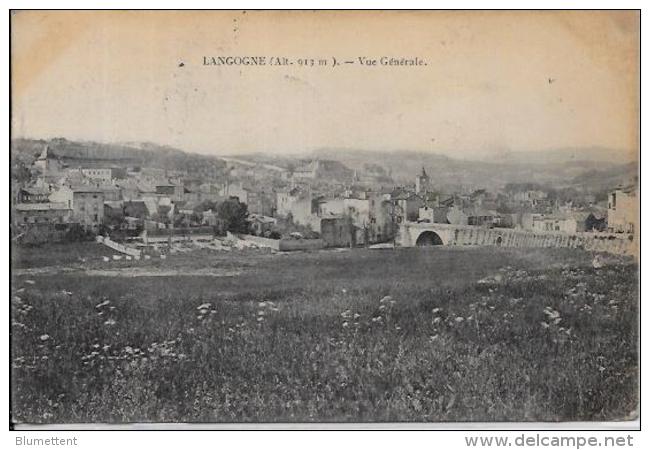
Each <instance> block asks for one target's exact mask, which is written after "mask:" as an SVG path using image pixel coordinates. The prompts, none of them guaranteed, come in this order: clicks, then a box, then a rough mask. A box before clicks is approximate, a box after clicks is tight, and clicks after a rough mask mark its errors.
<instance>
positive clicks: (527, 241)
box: [396, 222, 636, 254]
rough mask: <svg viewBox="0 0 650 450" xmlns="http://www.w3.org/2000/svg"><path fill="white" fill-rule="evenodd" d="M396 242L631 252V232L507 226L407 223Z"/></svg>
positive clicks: (400, 229)
mask: <svg viewBox="0 0 650 450" xmlns="http://www.w3.org/2000/svg"><path fill="white" fill-rule="evenodd" d="M396 242H397V244H398V245H400V246H402V247H415V246H418V245H436V244H438V245H463V246H466V245H488V246H489V245H491V246H500V247H554V248H561V247H566V248H582V249H585V250H590V251H603V252H609V253H616V254H632V253H634V251H635V249H636V243H635V242H634V237H633V236H632V235H626V234H612V233H591V232H581V233H575V234H567V233H561V232H549V231H547V232H535V231H526V230H515V229H510V228H484V227H477V226H471V225H450V224H439V223H417V222H406V223H403V224H401V225H400V227H399V230H398V233H397V237H396Z"/></svg>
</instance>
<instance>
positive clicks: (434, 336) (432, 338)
mask: <svg viewBox="0 0 650 450" xmlns="http://www.w3.org/2000/svg"><path fill="white" fill-rule="evenodd" d="M436 339H438V335H437V334H434V335H433V336H429V340H430V341H431V342H433V341H435V340H436Z"/></svg>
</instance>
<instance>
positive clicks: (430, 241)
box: [415, 230, 445, 247]
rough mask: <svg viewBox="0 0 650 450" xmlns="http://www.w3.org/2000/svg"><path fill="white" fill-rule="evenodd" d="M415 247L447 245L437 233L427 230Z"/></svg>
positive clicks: (417, 240)
mask: <svg viewBox="0 0 650 450" xmlns="http://www.w3.org/2000/svg"><path fill="white" fill-rule="evenodd" d="M415 245H416V247H429V246H432V245H445V243H444V242H443V240H442V238H441V237H440V235H439V234H438V233H436V232H435V231H431V230H425V231H423V232H421V233H420V234H419V235H418V238H417V239H416V240H415Z"/></svg>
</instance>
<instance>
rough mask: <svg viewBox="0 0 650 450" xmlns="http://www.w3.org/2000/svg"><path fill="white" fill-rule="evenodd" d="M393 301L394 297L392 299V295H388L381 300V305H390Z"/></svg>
mask: <svg viewBox="0 0 650 450" xmlns="http://www.w3.org/2000/svg"><path fill="white" fill-rule="evenodd" d="M392 300H393V297H391V296H390V295H387V296H385V297H384V298H382V299H381V300H379V303H389V302H391V301H392Z"/></svg>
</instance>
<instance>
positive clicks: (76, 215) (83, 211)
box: [50, 186, 104, 232]
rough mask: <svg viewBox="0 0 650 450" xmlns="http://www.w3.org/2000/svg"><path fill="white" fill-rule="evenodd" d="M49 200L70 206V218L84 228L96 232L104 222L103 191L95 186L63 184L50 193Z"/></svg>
mask: <svg viewBox="0 0 650 450" xmlns="http://www.w3.org/2000/svg"><path fill="white" fill-rule="evenodd" d="M50 201H51V202H60V203H64V204H65V205H66V206H67V207H68V208H71V209H72V219H73V220H74V221H75V222H78V223H79V224H80V225H81V226H83V227H84V228H85V229H86V230H92V231H94V232H97V231H99V225H101V224H102V223H103V222H104V193H103V192H102V190H101V189H98V188H97V187H92V186H77V187H71V186H63V187H61V188H60V189H59V190H58V191H56V192H53V193H52V194H51V195H50Z"/></svg>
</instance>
